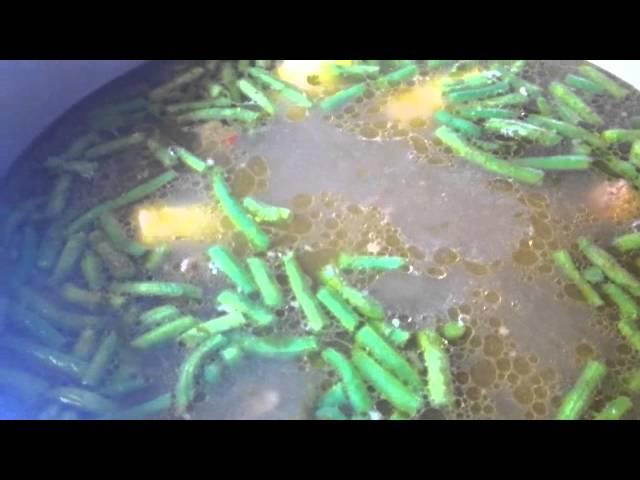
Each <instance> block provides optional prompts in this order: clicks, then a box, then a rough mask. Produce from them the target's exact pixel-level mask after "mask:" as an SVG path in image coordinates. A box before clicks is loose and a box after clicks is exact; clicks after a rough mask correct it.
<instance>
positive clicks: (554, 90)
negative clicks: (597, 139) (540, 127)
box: [549, 82, 604, 126]
mask: <svg viewBox="0 0 640 480" xmlns="http://www.w3.org/2000/svg"><path fill="white" fill-rule="evenodd" d="M549 92H550V93H551V95H553V97H555V98H556V100H557V101H558V103H561V104H563V105H565V106H566V107H567V108H570V109H571V110H573V111H574V112H576V113H577V114H578V115H579V116H580V118H582V120H584V121H585V122H586V123H588V124H590V125H595V126H600V125H604V120H602V118H600V115H598V114H597V113H596V112H594V111H593V110H592V109H591V107H590V106H589V105H587V104H586V103H585V101H584V100H582V98H580V97H579V96H578V95H577V94H576V93H574V92H573V91H571V89H570V88H569V87H567V86H566V85H563V84H562V83H560V82H551V83H550V84H549Z"/></svg>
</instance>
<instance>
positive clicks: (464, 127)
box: [433, 110, 482, 137]
mask: <svg viewBox="0 0 640 480" xmlns="http://www.w3.org/2000/svg"><path fill="white" fill-rule="evenodd" d="M433 118H435V120H436V121H437V122H438V123H439V124H441V125H446V126H447V127H450V128H452V129H453V130H457V131H458V132H460V133H462V134H464V135H466V136H469V137H480V136H481V135H482V129H481V128H480V127H478V126H477V125H476V124H474V123H473V122H470V121H469V120H465V119H464V118H461V117H457V116H455V115H452V114H450V113H449V112H447V111H446V110H439V111H437V112H436V113H435V114H434V115H433Z"/></svg>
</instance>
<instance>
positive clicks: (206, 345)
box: [174, 335, 226, 416]
mask: <svg viewBox="0 0 640 480" xmlns="http://www.w3.org/2000/svg"><path fill="white" fill-rule="evenodd" d="M225 344H226V339H225V338H224V337H223V336H222V335H216V336H214V337H211V338H209V339H207V340H205V341H204V342H202V343H201V344H200V346H198V348H196V349H195V350H194V351H193V352H192V353H191V354H190V355H189V356H188V357H187V358H186V359H185V361H184V362H183V363H182V365H181V366H180V372H179V374H178V382H177V383H176V388H175V393H174V397H175V413H176V415H178V416H183V415H185V414H186V413H187V409H188V408H189V406H190V405H191V403H192V402H193V399H194V397H195V394H196V382H197V376H198V374H199V373H200V372H201V370H202V366H203V364H204V362H205V361H206V359H207V357H209V356H211V354H212V353H213V352H215V351H216V350H218V349H220V348H221V347H223V346H224V345H225Z"/></svg>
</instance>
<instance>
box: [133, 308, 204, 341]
mask: <svg viewBox="0 0 640 480" xmlns="http://www.w3.org/2000/svg"><path fill="white" fill-rule="evenodd" d="M197 324H198V319H196V318H195V317H193V316H192V315H183V316H181V317H178V318H176V319H175V320H172V321H170V322H168V323H164V324H162V325H160V326H159V327H156V328H154V329H152V330H149V331H148V332H146V333H144V334H142V335H140V336H139V337H137V338H135V339H133V340H132V341H131V346H132V347H134V348H140V349H147V348H151V347H156V346H158V345H162V344H165V343H167V342H171V341H173V340H175V339H176V338H178V337H179V336H180V335H182V334H183V333H184V332H186V331H187V330H189V329H191V328H193V327H194V326H195V325H197Z"/></svg>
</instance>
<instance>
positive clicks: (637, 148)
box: [629, 140, 640, 167]
mask: <svg viewBox="0 0 640 480" xmlns="http://www.w3.org/2000/svg"><path fill="white" fill-rule="evenodd" d="M629 162H631V163H632V164H633V165H635V166H636V167H640V140H636V141H634V142H633V143H632V144H631V150H630V151H629Z"/></svg>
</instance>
